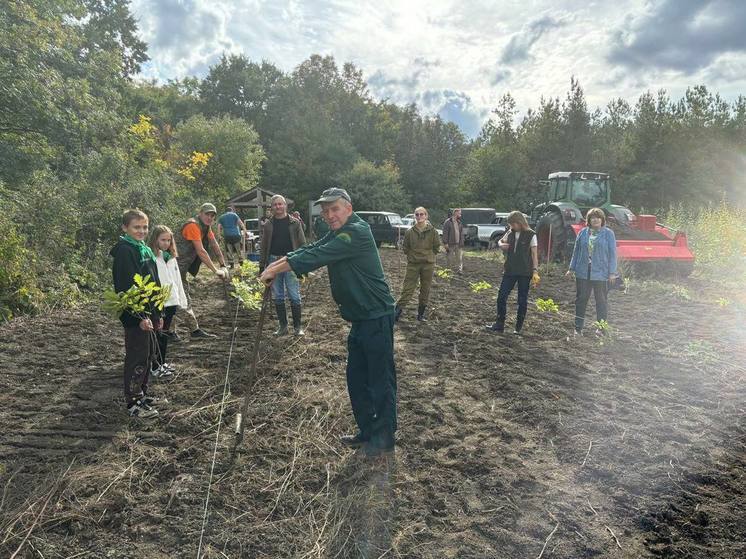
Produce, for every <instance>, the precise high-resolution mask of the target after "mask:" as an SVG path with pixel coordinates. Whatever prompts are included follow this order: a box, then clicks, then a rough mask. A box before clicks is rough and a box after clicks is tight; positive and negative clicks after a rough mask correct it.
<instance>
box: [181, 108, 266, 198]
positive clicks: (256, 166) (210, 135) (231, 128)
mask: <svg viewBox="0 0 746 559" xmlns="http://www.w3.org/2000/svg"><path fill="white" fill-rule="evenodd" d="M175 136H176V147H177V148H178V150H179V151H180V152H181V153H182V154H184V155H183V156H181V157H182V158H183V159H184V165H182V168H184V167H185V166H188V165H189V160H190V159H192V158H193V155H194V153H195V152H196V153H201V154H205V153H210V154H212V155H211V157H210V158H209V163H208V164H206V165H205V167H204V168H203V169H202V170H201V171H200V173H199V174H198V176H197V177H196V180H193V182H191V183H190V186H189V188H190V189H191V190H192V192H194V193H195V194H197V195H200V196H208V197H209V198H210V199H211V200H226V199H228V198H229V197H231V196H232V195H234V194H236V193H237V192H241V191H242V190H248V189H250V188H253V187H254V186H256V184H257V182H258V181H259V172H260V169H261V165H262V161H264V159H265V156H264V150H263V148H262V146H261V145H260V144H259V136H258V135H257V133H256V131H254V129H253V127H252V126H251V125H250V124H248V123H247V122H246V121H244V120H240V119H236V118H232V117H229V116H221V117H216V118H206V117H204V116H202V115H196V116H193V117H192V118H190V119H189V120H187V121H186V122H184V123H183V124H181V125H180V126H179V127H178V128H176V131H175Z"/></svg>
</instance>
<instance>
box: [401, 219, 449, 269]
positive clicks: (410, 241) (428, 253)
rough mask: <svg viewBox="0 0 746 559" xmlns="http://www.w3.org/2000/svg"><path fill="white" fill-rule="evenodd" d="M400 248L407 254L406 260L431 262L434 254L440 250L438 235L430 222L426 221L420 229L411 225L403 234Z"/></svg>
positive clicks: (433, 260) (421, 262)
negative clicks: (423, 227)
mask: <svg viewBox="0 0 746 559" xmlns="http://www.w3.org/2000/svg"><path fill="white" fill-rule="evenodd" d="M402 249H403V250H404V254H406V255H407V262H411V263H412V264H423V263H428V264H432V263H434V262H435V255H436V254H438V252H440V236H439V235H438V232H437V231H436V230H435V227H433V226H432V225H430V222H427V224H426V225H425V229H423V230H422V231H420V230H419V229H417V226H416V225H413V226H412V227H411V228H410V229H408V230H407V232H406V233H405V234H404V244H403V246H402Z"/></svg>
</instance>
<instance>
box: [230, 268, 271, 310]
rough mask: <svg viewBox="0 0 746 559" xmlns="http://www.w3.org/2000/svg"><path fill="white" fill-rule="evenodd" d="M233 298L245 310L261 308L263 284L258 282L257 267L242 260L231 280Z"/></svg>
mask: <svg viewBox="0 0 746 559" xmlns="http://www.w3.org/2000/svg"><path fill="white" fill-rule="evenodd" d="M231 285H232V286H233V293H232V294H231V295H232V296H233V297H235V298H236V299H238V300H239V301H240V303H241V305H242V306H243V307H244V308H245V309H247V310H258V309H261V308H262V299H263V297H264V289H265V286H264V284H263V283H262V282H261V281H260V280H259V265H258V264H257V263H256V262H252V261H250V260H244V262H243V263H242V264H241V266H240V267H239V268H238V270H236V272H235V274H234V276H233V279H232V280H231Z"/></svg>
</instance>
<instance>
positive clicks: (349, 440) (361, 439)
mask: <svg viewBox="0 0 746 559" xmlns="http://www.w3.org/2000/svg"><path fill="white" fill-rule="evenodd" d="M339 440H340V442H341V443H342V444H343V445H344V446H346V447H348V448H360V447H361V446H363V445H365V443H367V442H368V441H369V440H370V437H368V436H367V435H364V434H363V433H362V432H361V431H359V432H358V433H357V434H355V435H342V436H341V437H340V438H339Z"/></svg>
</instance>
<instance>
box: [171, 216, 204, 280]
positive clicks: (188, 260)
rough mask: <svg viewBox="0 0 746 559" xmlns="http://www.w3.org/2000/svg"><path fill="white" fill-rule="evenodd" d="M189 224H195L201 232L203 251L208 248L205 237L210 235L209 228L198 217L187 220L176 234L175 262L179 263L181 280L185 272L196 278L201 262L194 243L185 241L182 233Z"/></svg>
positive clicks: (184, 276)
mask: <svg viewBox="0 0 746 559" xmlns="http://www.w3.org/2000/svg"><path fill="white" fill-rule="evenodd" d="M190 223H196V224H197V226H198V227H199V229H200V231H201V232H202V246H203V247H205V250H207V249H208V247H209V243H208V240H207V237H208V235H209V234H210V227H209V226H208V225H205V224H204V223H202V221H201V220H200V219H199V218H198V217H192V218H190V219H188V220H187V221H186V223H184V225H182V226H181V227H180V228H179V231H178V233H176V235H175V236H176V249H177V250H178V251H179V256H178V257H177V259H176V261H177V262H178V263H179V272H181V277H182V279H184V278H186V274H187V272H189V273H190V274H192V275H193V276H196V275H197V272H199V267H200V265H201V264H202V260H200V258H199V256H197V249H195V248H194V243H193V242H192V241H188V240H186V239H185V238H184V235H183V233H182V232H183V231H184V227H186V226H187V225H189V224H190Z"/></svg>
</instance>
